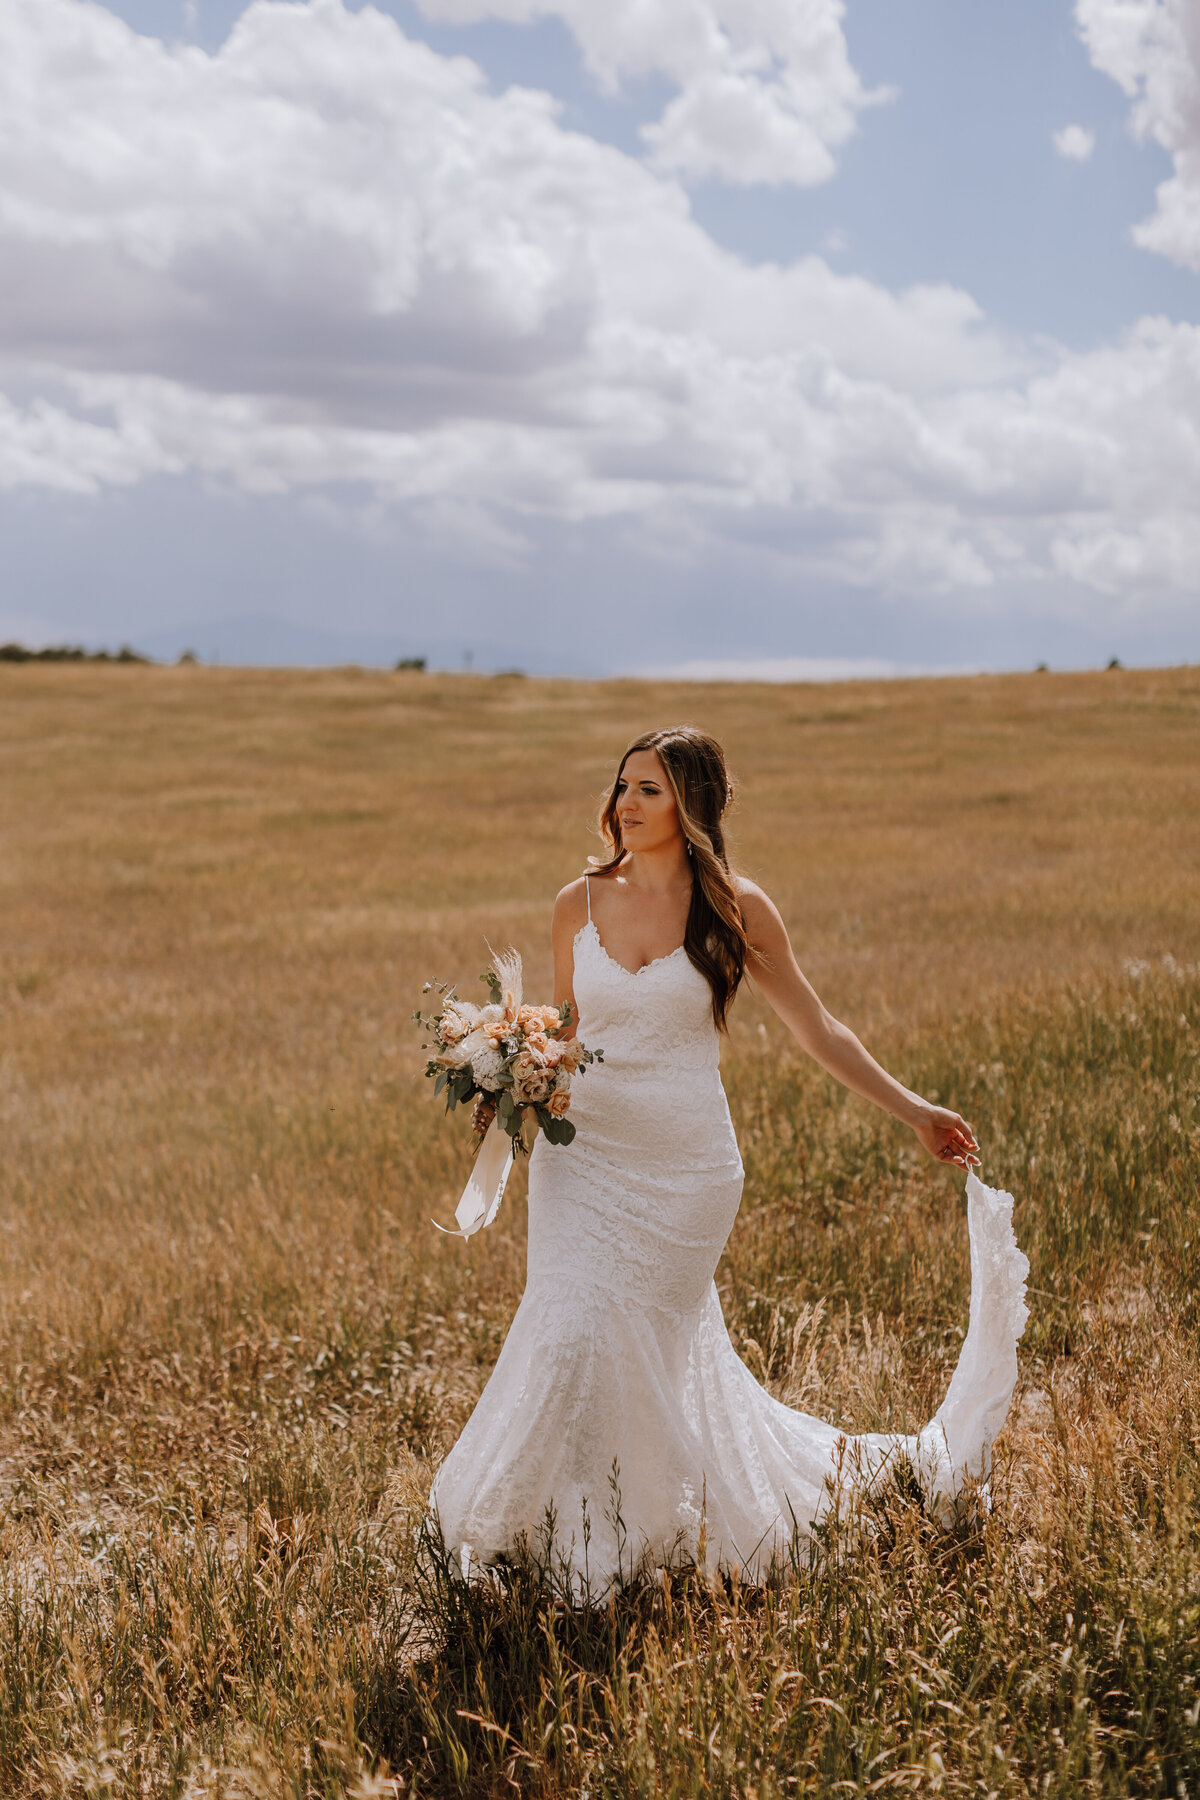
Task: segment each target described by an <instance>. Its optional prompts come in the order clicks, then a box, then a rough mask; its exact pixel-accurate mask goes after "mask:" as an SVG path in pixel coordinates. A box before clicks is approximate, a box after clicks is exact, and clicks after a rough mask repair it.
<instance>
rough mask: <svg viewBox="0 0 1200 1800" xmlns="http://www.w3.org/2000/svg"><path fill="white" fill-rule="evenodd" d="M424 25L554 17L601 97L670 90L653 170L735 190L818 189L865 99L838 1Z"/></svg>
mask: <svg viewBox="0 0 1200 1800" xmlns="http://www.w3.org/2000/svg"><path fill="white" fill-rule="evenodd" d="M418 3H419V5H420V6H421V10H422V11H423V12H424V14H425V16H426V17H427V18H429V19H437V20H440V21H442V22H450V23H456V24H465V23H467V22H469V21H474V20H478V19H484V18H500V19H506V20H509V21H511V22H513V23H527V22H529V21H530V20H533V19H537V18H545V17H557V18H559V19H561V20H562V21H563V23H564V24H565V25H566V26H567V28H568V29H569V30H570V31H571V32H572V34H573V35H574V37H575V39H576V41H577V43H578V45H579V47H580V49H581V51H582V52H583V56H584V60H585V61H586V63H587V65H588V67H589V68H590V70H591V71H592V73H593V75H594V76H595V77H596V78H597V79H598V80H599V81H600V83H601V84H602V85H603V86H604V87H606V88H610V89H612V88H615V87H617V85H618V84H619V83H620V82H621V80H622V79H626V78H629V77H637V76H645V75H665V76H666V77H667V78H668V80H670V81H671V82H673V83H674V84H675V85H676V86H677V87H678V90H679V91H678V93H677V94H676V96H675V97H674V98H673V99H672V100H671V101H670V102H669V103H668V105H667V106H666V108H665V110H664V111H663V114H662V116H661V118H659V119H658V120H657V121H656V122H655V123H654V124H652V125H649V126H647V127H646V129H645V131H644V134H643V135H644V137H645V139H646V142H647V144H648V145H649V147H650V150H651V152H652V155H653V158H654V161H655V163H656V164H657V166H658V167H659V168H661V169H663V170H668V171H670V172H672V173H677V174H680V175H683V176H684V177H687V178H691V179H702V178H704V177H706V176H716V177H718V178H720V179H722V180H725V181H728V182H733V183H748V182H764V181H765V182H793V183H795V184H797V185H798V186H801V187H810V186H812V185H814V184H815V183H817V182H822V181H827V180H828V179H829V177H830V176H831V175H832V174H833V171H834V168H835V159H834V152H835V151H836V150H837V149H839V148H840V147H841V145H842V144H844V143H845V142H846V140H847V139H848V138H849V137H851V136H852V135H853V132H854V129H855V123H856V120H857V117H858V114H859V112H860V111H861V110H862V108H863V107H865V106H869V105H872V104H875V103H877V102H879V101H882V100H885V99H888V98H890V97H891V91H890V90H887V89H882V88H881V89H877V90H875V91H874V92H870V93H869V92H868V91H867V90H866V89H865V88H864V86H863V84H862V81H861V79H860V78H859V75H858V73H857V71H856V70H855V68H854V67H853V64H852V63H851V61H850V53H849V49H848V47H847V44H846V36H845V32H844V30H843V28H842V20H843V18H844V15H845V10H846V9H845V5H844V0H418Z"/></svg>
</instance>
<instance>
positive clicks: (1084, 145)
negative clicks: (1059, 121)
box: [1054, 125, 1096, 162]
mask: <svg viewBox="0 0 1200 1800" xmlns="http://www.w3.org/2000/svg"><path fill="white" fill-rule="evenodd" d="M1054 148H1055V149H1056V150H1057V151H1058V154H1059V155H1060V156H1063V157H1065V158H1066V159H1067V161H1068V162H1087V161H1088V159H1089V157H1090V156H1091V154H1092V151H1093V150H1094V149H1095V148H1096V134H1095V132H1094V131H1091V130H1089V129H1088V127H1087V126H1086V125H1064V126H1063V128H1062V130H1061V131H1056V132H1055V133H1054Z"/></svg>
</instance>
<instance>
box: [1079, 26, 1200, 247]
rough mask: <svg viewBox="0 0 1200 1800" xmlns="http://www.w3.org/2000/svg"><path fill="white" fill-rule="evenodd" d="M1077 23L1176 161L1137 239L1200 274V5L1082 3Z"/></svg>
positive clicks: (1096, 59)
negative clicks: (1151, 214) (1151, 213)
mask: <svg viewBox="0 0 1200 1800" xmlns="http://www.w3.org/2000/svg"><path fill="white" fill-rule="evenodd" d="M1075 19H1076V23H1077V25H1078V28H1079V32H1080V35H1081V37H1082V38H1083V41H1084V44H1085V45H1086V47H1087V51H1088V55H1089V56H1090V57H1091V60H1092V62H1093V63H1094V65H1095V66H1096V68H1097V69H1100V70H1101V71H1102V72H1103V73H1104V74H1105V75H1109V76H1111V77H1112V79H1113V80H1114V81H1115V82H1117V83H1118V84H1119V85H1120V87H1121V88H1122V90H1123V91H1124V92H1125V93H1126V94H1127V95H1128V96H1129V98H1130V99H1131V100H1132V101H1133V107H1132V109H1131V115H1130V116H1131V122H1132V125H1133V129H1134V131H1135V133H1136V134H1137V136H1138V137H1140V138H1143V139H1146V138H1149V139H1152V140H1153V141H1154V142H1155V143H1157V144H1159V145H1161V147H1162V148H1163V149H1164V150H1165V151H1166V152H1167V153H1168V155H1169V156H1170V157H1171V158H1172V160H1173V162H1174V174H1173V175H1172V176H1171V177H1170V179H1169V180H1167V181H1164V182H1163V183H1162V185H1161V186H1160V187H1159V189H1158V195H1157V206H1156V208H1155V211H1154V214H1153V216H1152V217H1151V218H1149V219H1147V220H1145V221H1144V222H1143V223H1142V224H1140V225H1138V226H1137V227H1136V229H1135V231H1134V237H1135V239H1136V241H1137V242H1138V243H1139V244H1141V246H1142V247H1143V249H1146V250H1155V251H1157V252H1158V253H1159V254H1160V255H1161V256H1167V257H1170V259H1171V260H1172V262H1177V263H1180V264H1181V265H1182V266H1183V267H1184V268H1188V269H1195V270H1197V271H1200V7H1197V6H1196V4H1195V0H1075Z"/></svg>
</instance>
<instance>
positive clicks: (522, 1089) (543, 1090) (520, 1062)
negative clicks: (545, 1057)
mask: <svg viewBox="0 0 1200 1800" xmlns="http://www.w3.org/2000/svg"><path fill="white" fill-rule="evenodd" d="M510 1067H511V1069H512V1078H513V1099H514V1100H516V1101H517V1102H518V1104H520V1105H526V1104H530V1105H536V1104H538V1103H539V1102H540V1101H543V1100H545V1099H546V1098H547V1097H548V1096H549V1093H550V1090H551V1088H552V1087H553V1086H554V1075H553V1072H552V1071H551V1070H550V1069H548V1068H546V1066H545V1064H544V1063H543V1062H542V1061H541V1059H540V1058H539V1057H536V1056H534V1055H533V1054H532V1052H531V1051H529V1050H522V1052H521V1054H520V1056H518V1057H516V1058H515V1060H514V1061H513V1062H512V1064H511V1065H510Z"/></svg>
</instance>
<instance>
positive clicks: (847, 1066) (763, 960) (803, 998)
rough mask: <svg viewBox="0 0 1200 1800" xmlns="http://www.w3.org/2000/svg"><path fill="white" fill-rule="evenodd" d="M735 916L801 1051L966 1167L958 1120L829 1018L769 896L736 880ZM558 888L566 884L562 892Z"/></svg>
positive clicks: (757, 976)
mask: <svg viewBox="0 0 1200 1800" xmlns="http://www.w3.org/2000/svg"><path fill="white" fill-rule="evenodd" d="M738 887H739V899H740V901H741V906H742V917H743V919H744V920H745V924H746V934H747V937H748V938H749V941H750V956H749V957H748V959H747V964H746V968H747V973H748V974H749V975H751V976H752V977H753V979H754V981H755V983H756V985H757V986H758V987H759V988H761V989H762V992H763V993H764V994H765V995H766V998H767V999H768V1000H769V1001H770V1003H771V1005H772V1007H773V1008H774V1010H775V1011H776V1012H777V1013H778V1015H779V1017H780V1018H781V1019H782V1020H783V1022H784V1024H785V1025H786V1026H787V1028H788V1030H789V1031H790V1032H791V1033H792V1035H793V1037H794V1038H795V1039H796V1041H797V1043H798V1044H799V1045H800V1048H801V1049H802V1050H805V1051H807V1053H808V1055H809V1056H811V1057H813V1058H814V1059H815V1060H816V1061H817V1062H819V1063H820V1065H821V1067H822V1068H823V1069H828V1071H829V1073H830V1074H831V1075H832V1076H833V1077H834V1079H835V1080H837V1081H840V1082H841V1083H842V1085H843V1087H848V1088H849V1089H850V1090H851V1091H852V1092H853V1093H855V1094H861V1095H862V1097H863V1099H864V1100H870V1101H872V1102H873V1103H874V1104H875V1105H876V1106H881V1107H882V1108H883V1110H884V1112H889V1113H891V1114H892V1116H893V1117H894V1118H897V1119H899V1120H901V1121H902V1123H903V1124H905V1125H909V1126H911V1128H912V1130H913V1131H914V1132H915V1133H916V1135H917V1137H918V1138H919V1139H920V1140H921V1142H922V1144H924V1146H925V1148H926V1150H928V1152H929V1154H930V1155H931V1156H935V1157H936V1158H937V1159H938V1161H939V1162H952V1163H957V1164H958V1166H959V1167H960V1168H962V1169H967V1168H970V1166H971V1160H972V1159H975V1160H976V1161H977V1160H978V1154H979V1146H978V1144H977V1143H976V1142H975V1134H974V1132H973V1131H972V1130H971V1127H970V1126H969V1125H968V1124H967V1122H966V1120H965V1119H962V1118H960V1117H959V1115H958V1113H956V1112H951V1111H950V1109H949V1107H945V1106H931V1105H930V1103H929V1101H928V1100H922V1098H921V1096H920V1095H919V1094H914V1093H912V1092H911V1091H910V1090H909V1089H908V1088H906V1087H902V1086H901V1084H900V1083H899V1082H898V1081H897V1080H896V1079H895V1077H894V1076H892V1075H889V1074H888V1072H887V1070H886V1069H884V1068H882V1067H881V1066H880V1064H879V1063H877V1062H876V1061H875V1058H874V1057H873V1056H872V1055H871V1054H870V1052H869V1051H867V1050H865V1049H864V1048H863V1046H862V1044H860V1043H859V1041H858V1039H857V1038H856V1037H855V1035H854V1033H853V1032H852V1031H851V1030H850V1028H849V1026H848V1025H843V1024H842V1023H841V1022H840V1020H838V1019H835V1018H834V1017H833V1016H832V1014H831V1013H828V1012H827V1011H826V1010H825V1008H824V1006H823V1005H822V1004H821V1001H820V999H819V998H818V996H817V994H816V993H815V992H814V990H813V988H812V986H811V985H810V983H809V982H808V981H807V980H806V979H805V977H804V975H803V973H802V972H801V969H800V966H799V964H798V963H797V961H796V957H795V954H794V952H793V950H792V945H791V940H790V939H789V937H788V934H787V927H786V926H785V925H784V922H783V920H782V919H781V918H780V916H779V910H778V908H777V907H776V906H775V904H774V902H773V901H772V900H770V899H768V897H767V896H766V894H764V893H763V891H762V889H761V888H759V887H756V886H755V885H754V883H753V882H751V881H742V882H739V884H738ZM564 891H565V890H564Z"/></svg>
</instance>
